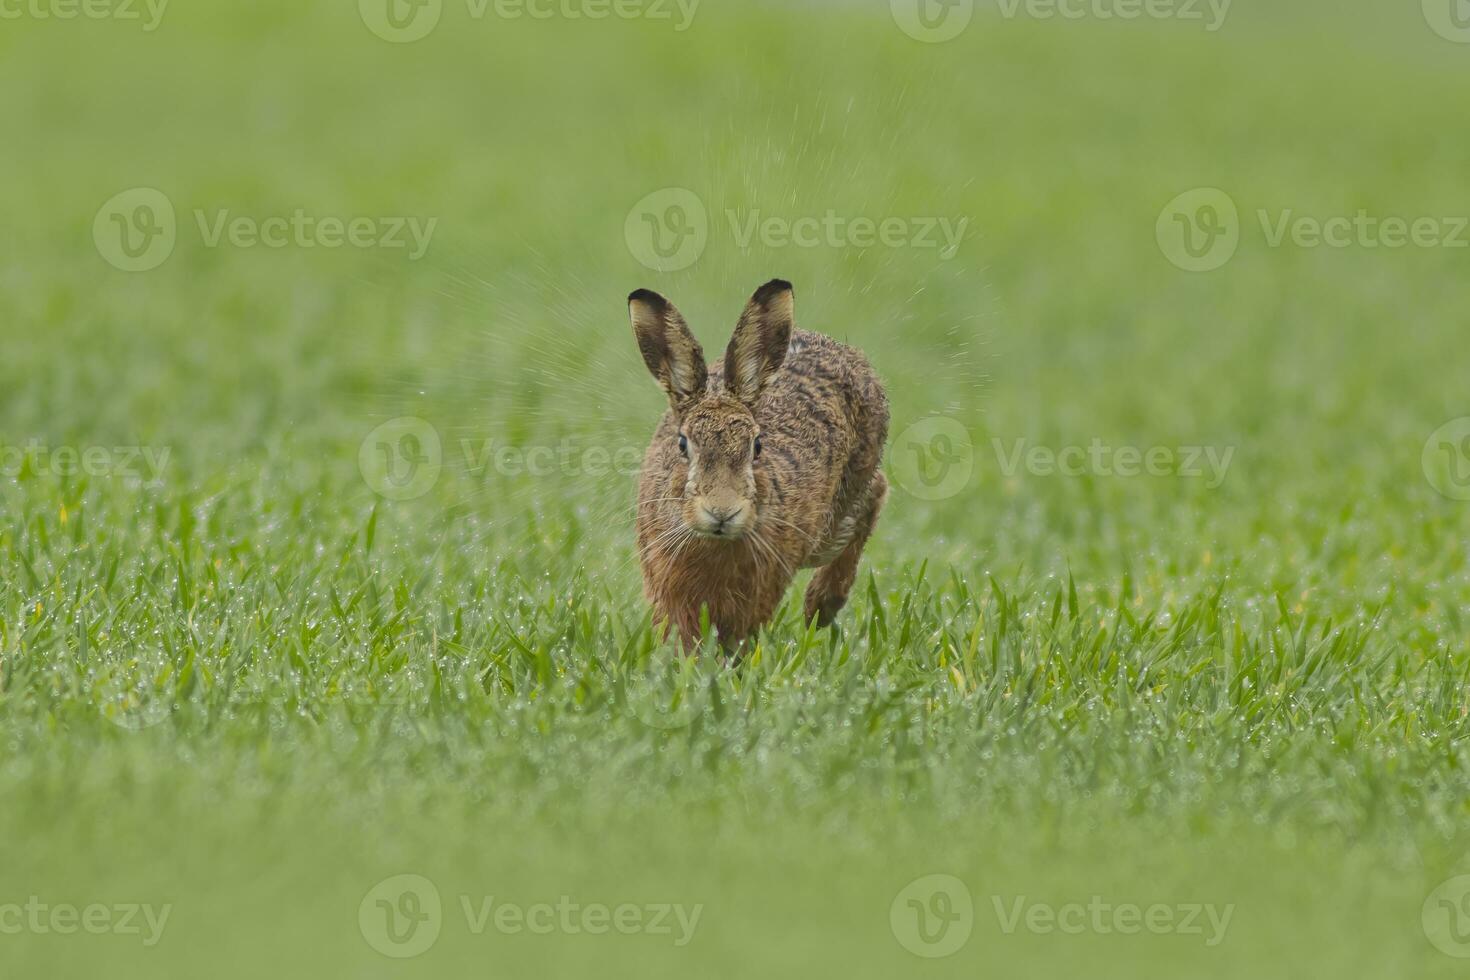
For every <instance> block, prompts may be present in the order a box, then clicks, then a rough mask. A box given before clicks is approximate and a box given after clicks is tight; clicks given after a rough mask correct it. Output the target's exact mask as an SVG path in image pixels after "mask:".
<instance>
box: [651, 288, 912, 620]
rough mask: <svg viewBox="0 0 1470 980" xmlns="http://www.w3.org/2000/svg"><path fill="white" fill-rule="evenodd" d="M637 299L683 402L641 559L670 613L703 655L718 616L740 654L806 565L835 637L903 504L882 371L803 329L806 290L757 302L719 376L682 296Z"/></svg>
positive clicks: (663, 373) (664, 381)
mask: <svg viewBox="0 0 1470 980" xmlns="http://www.w3.org/2000/svg"><path fill="white" fill-rule="evenodd" d="M628 303H629V311H630V315H631V317H632V320H633V330H634V334H635V336H636V337H637V340H638V346H639V349H640V351H642V353H643V359H644V362H645V363H646V364H647V365H648V369H649V371H650V372H651V373H652V374H653V376H654V378H655V379H657V380H658V382H659V384H660V385H661V386H662V387H663V388H664V391H665V392H666V393H667V394H668V396H669V406H670V407H669V410H668V411H667V412H666V413H664V417H663V419H662V420H661V421H660V422H659V425H658V428H657V430H656V431H655V432H654V435H653V441H652V443H651V444H650V445H649V447H648V451H647V453H646V454H645V455H644V458H643V475H642V478H641V480H640V482H639V487H638V552H639V558H640V561H641V563H642V566H643V584H644V592H645V593H646V594H647V596H648V599H649V602H650V603H651V604H652V605H653V608H654V612H655V615H656V617H657V618H658V619H659V620H661V621H663V622H665V623H666V624H668V626H670V627H672V628H674V629H677V630H678V632H679V635H680V637H681V638H682V639H683V640H684V642H685V644H686V646H691V647H692V646H693V645H695V644H697V643H698V642H699V639H700V618H701V610H704V609H707V610H708V616H709V622H710V624H711V625H712V626H713V627H714V628H715V629H716V631H717V632H718V634H719V637H720V641H721V642H722V643H723V644H725V645H727V646H733V645H735V644H738V643H739V642H741V641H742V640H744V639H745V638H746V637H748V636H750V635H751V634H752V633H754V632H755V631H756V630H757V629H759V628H760V627H761V626H762V625H763V624H764V623H765V622H767V621H768V620H769V619H770V618H771V616H772V615H773V614H774V613H775V611H776V608H777V607H778V606H779V605H780V603H781V599H782V597H783V596H784V595H785V594H786V589H787V587H788V586H789V585H790V584H791V580H792V578H793V577H794V576H795V574H796V570H797V569H799V568H817V573H816V574H815V575H814V576H813V577H812V581H811V584H810V585H809V586H808V588H807V591H806V603H805V609H806V618H807V621H808V622H811V621H812V620H816V622H817V624H818V625H819V626H827V625H830V624H831V622H832V621H833V618H834V617H835V616H836V615H837V612H838V610H840V609H841V608H842V606H843V604H844V603H846V601H847V595H848V592H849V591H850V590H851V588H852V583H853V581H854V579H855V578H856V576H857V567H858V560H859V558H860V557H861V556H862V551H863V546H864V544H865V543H866V542H867V540H868V536H869V535H870V534H871V533H872V531H873V527H874V525H875V524H876V522H877V519H878V513H879V511H880V510H881V509H882V507H883V501H884V499H885V497H886V496H887V492H888V481H887V480H886V479H885V478H884V476H883V473H882V472H881V471H880V470H879V468H878V464H879V462H880V461H881V459H882V454H883V445H884V442H885V441H886V440H887V437H888V399H887V397H886V396H885V395H884V393H883V386H882V384H881V383H880V382H879V380H878V377H877V375H876V374H874V372H873V369H872V367H871V366H870V365H869V364H868V361H867V359H866V358H865V357H864V356H863V355H862V353H861V352H860V351H857V350H854V349H853V348H851V347H847V346H845V345H843V344H840V343H838V342H836V341H835V340H832V339H830V338H828V337H824V336H822V335H821V334H816V333H809V332H807V331H804V330H797V329H795V326H794V322H793V319H794V313H793V297H792V291H791V285H790V283H787V282H783V281H781V280H779V279H778V280H773V281H771V282H769V283H767V284H766V285H764V286H762V287H761V288H760V289H759V290H757V291H756V293H755V295H754V296H752V297H751V299H750V302H749V304H747V306H746V308H745V312H744V313H742V314H741V317H740V321H739V323H738V324H737V326H736V328H735V333H734V336H732V337H731V339H730V345H729V347H728V349H727V350H726V352H725V356H724V357H723V358H721V360H720V361H718V362H716V363H715V365H714V366H713V368H706V366H705V364H704V355H703V352H702V351H701V349H700V347H699V344H698V342H697V341H695V340H694V337H693V335H692V334H690V333H689V328H688V326H687V325H686V324H685V322H684V318H683V317H682V316H680V315H679V312H678V311H677V310H676V309H674V307H673V305H672V304H670V303H669V302H668V301H667V300H665V299H664V298H663V297H661V296H659V295H658V294H656V293H652V292H649V291H647V290H639V291H638V292H636V293H634V294H633V295H632V296H630V297H629V298H628ZM681 433H682V434H683V435H684V436H685V437H687V440H688V445H689V454H690V458H688V459H686V458H685V457H684V455H683V454H682V453H681V452H680V449H679V436H680V434H681ZM757 436H759V437H760V441H761V453H760V456H759V458H755V456H754V441H755V439H756V437H757ZM691 470H692V471H693V473H692V475H691ZM697 529H699V530H703V531H704V532H705V533H703V534H701V533H697ZM716 531H718V536H715V534H716Z"/></svg>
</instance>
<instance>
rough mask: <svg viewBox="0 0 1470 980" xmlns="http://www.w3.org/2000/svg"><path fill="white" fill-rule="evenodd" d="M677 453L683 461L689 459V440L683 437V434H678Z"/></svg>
mask: <svg viewBox="0 0 1470 980" xmlns="http://www.w3.org/2000/svg"><path fill="white" fill-rule="evenodd" d="M679 453H680V455H682V456H683V457H684V458H685V459H688V458H689V440H688V439H686V438H685V437H684V433H682V432H681V433H679Z"/></svg>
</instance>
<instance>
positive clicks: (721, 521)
mask: <svg viewBox="0 0 1470 980" xmlns="http://www.w3.org/2000/svg"><path fill="white" fill-rule="evenodd" d="M628 311H629V314H630V316H631V317H632V320H633V333H634V335H635V336H636V337H637V338H638V349H639V351H641V352H642V354H643V363H645V364H647V365H648V370H649V371H650V372H652V374H653V376H654V378H655V379H657V381H658V383H659V385H660V386H662V387H663V389H664V391H665V393H667V394H668V396H669V404H670V406H672V408H673V414H674V418H675V420H676V422H677V423H678V435H677V437H676V438H677V440H678V443H677V445H676V446H675V447H672V448H674V449H675V450H676V451H677V453H678V456H677V457H675V465H674V477H675V478H674V479H673V481H672V483H673V484H674V485H673V487H671V493H679V494H681V502H682V511H683V518H684V522H685V524H687V525H688V526H689V527H690V528H692V529H693V530H694V531H696V532H698V533H700V534H703V535H706V536H709V537H719V538H739V537H740V536H742V535H743V534H744V533H745V532H746V531H747V530H748V529H749V528H750V527H751V526H752V525H753V524H754V522H755V519H756V516H757V512H758V508H759V506H760V503H761V502H760V500H759V499H758V493H757V483H756V479H755V467H756V465H757V462H756V461H757V460H758V459H759V458H760V454H761V432H760V426H759V425H757V424H756V418H755V406H756V404H757V403H758V402H759V401H760V397H761V392H763V391H764V390H765V387H766V384H767V382H769V381H770V380H771V377H772V375H774V374H775V373H776V371H777V370H779V369H780V367H781V362H782V361H783V360H785V358H786V347H787V345H788V344H789V343H790V341H791V325H792V317H793V312H792V295H791V284H790V283H789V282H784V281H782V280H780V279H775V280H772V281H771V282H768V283H766V284H765V285H764V286H762V287H761V288H760V289H758V290H756V293H755V295H754V296H752V297H751V298H750V302H749V303H748V304H747V305H746V307H745V312H744V313H742V314H741V315H740V322H739V323H738V324H736V326H735V334H734V336H732V337H731V338H730V346H729V347H728V348H726V350H725V362H724V378H723V383H719V382H716V383H713V384H712V383H711V382H710V377H709V369H708V368H707V367H706V366H705V363H704V351H703V350H701V349H700V346H699V342H698V341H697V340H695V339H694V335H693V334H691V333H690V332H689V326H688V324H686V323H685V322H684V317H683V316H681V315H680V314H679V311H678V310H676V309H674V305H673V304H672V303H670V302H669V301H668V300H666V299H664V298H663V297H662V296H660V295H658V294H657V293H654V292H650V291H648V290H646V289H640V290H638V291H637V292H635V293H634V294H633V295H632V296H629V297H628ZM680 475H682V477H683V479H682V487H681V485H680V480H679V479H678V477H679V476H680Z"/></svg>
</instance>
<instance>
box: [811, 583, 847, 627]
mask: <svg viewBox="0 0 1470 980" xmlns="http://www.w3.org/2000/svg"><path fill="white" fill-rule="evenodd" d="M845 605H847V596H846V595H845V594H844V595H835V594H833V593H832V592H830V591H828V587H827V583H826V582H824V581H822V574H821V573H820V572H819V573H817V575H816V577H814V578H813V579H812V581H811V584H810V585H808V586H807V587H806V621H807V625H808V626H810V625H811V623H812V620H816V622H817V626H818V628H820V629H826V628H827V627H828V626H831V625H832V622H833V620H835V619H836V618H837V614H838V612H840V611H841V610H842V607H843V606H845Z"/></svg>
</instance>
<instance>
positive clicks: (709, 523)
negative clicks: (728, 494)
mask: <svg viewBox="0 0 1470 980" xmlns="http://www.w3.org/2000/svg"><path fill="white" fill-rule="evenodd" d="M743 509H744V508H742V507H709V506H701V507H700V508H699V517H700V523H701V524H703V525H704V530H705V532H706V533H709V534H720V535H723V534H727V533H733V532H735V531H736V530H737V528H738V525H739V521H737V520H736V518H737V517H739V516H740V513H741V511H742V510H743Z"/></svg>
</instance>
